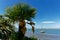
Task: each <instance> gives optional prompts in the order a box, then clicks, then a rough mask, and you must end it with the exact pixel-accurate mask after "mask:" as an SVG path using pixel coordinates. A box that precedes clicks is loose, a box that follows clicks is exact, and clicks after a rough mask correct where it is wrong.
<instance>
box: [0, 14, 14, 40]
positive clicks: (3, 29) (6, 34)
mask: <svg viewBox="0 0 60 40" xmlns="http://www.w3.org/2000/svg"><path fill="white" fill-rule="evenodd" d="M11 23H12V21H11V20H10V19H7V18H5V17H3V16H2V15H0V33H1V34H2V40H9V38H10V35H11V33H12V32H14V29H13V25H12V24H11Z"/></svg>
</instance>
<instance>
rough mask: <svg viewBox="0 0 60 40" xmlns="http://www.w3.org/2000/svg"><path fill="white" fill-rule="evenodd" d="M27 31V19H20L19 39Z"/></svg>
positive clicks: (20, 39)
mask: <svg viewBox="0 0 60 40" xmlns="http://www.w3.org/2000/svg"><path fill="white" fill-rule="evenodd" d="M25 32H26V27H25V21H24V20H20V22H19V30H18V40H22V39H23V38H24V34H25Z"/></svg>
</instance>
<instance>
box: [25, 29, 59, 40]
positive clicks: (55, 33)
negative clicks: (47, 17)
mask: <svg viewBox="0 0 60 40" xmlns="http://www.w3.org/2000/svg"><path fill="white" fill-rule="evenodd" d="M43 31H44V32H45V33H41V29H36V30H35V33H34V34H33V32H32V30H31V29H28V31H27V32H26V36H28V37H31V36H36V37H37V38H38V40H60V29H43Z"/></svg>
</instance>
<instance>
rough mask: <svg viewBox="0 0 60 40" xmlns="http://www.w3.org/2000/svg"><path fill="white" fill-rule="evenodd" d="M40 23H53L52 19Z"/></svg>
mask: <svg viewBox="0 0 60 40" xmlns="http://www.w3.org/2000/svg"><path fill="white" fill-rule="evenodd" d="M42 23H55V22H54V21H43V22H42Z"/></svg>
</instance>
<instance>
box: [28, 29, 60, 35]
mask: <svg viewBox="0 0 60 40" xmlns="http://www.w3.org/2000/svg"><path fill="white" fill-rule="evenodd" d="M43 31H44V32H46V33H48V34H57V35H59V34H60V29H43ZM27 32H32V30H31V29H28V30H27ZM40 32H41V29H35V33H38V34H39V33H40Z"/></svg>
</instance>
